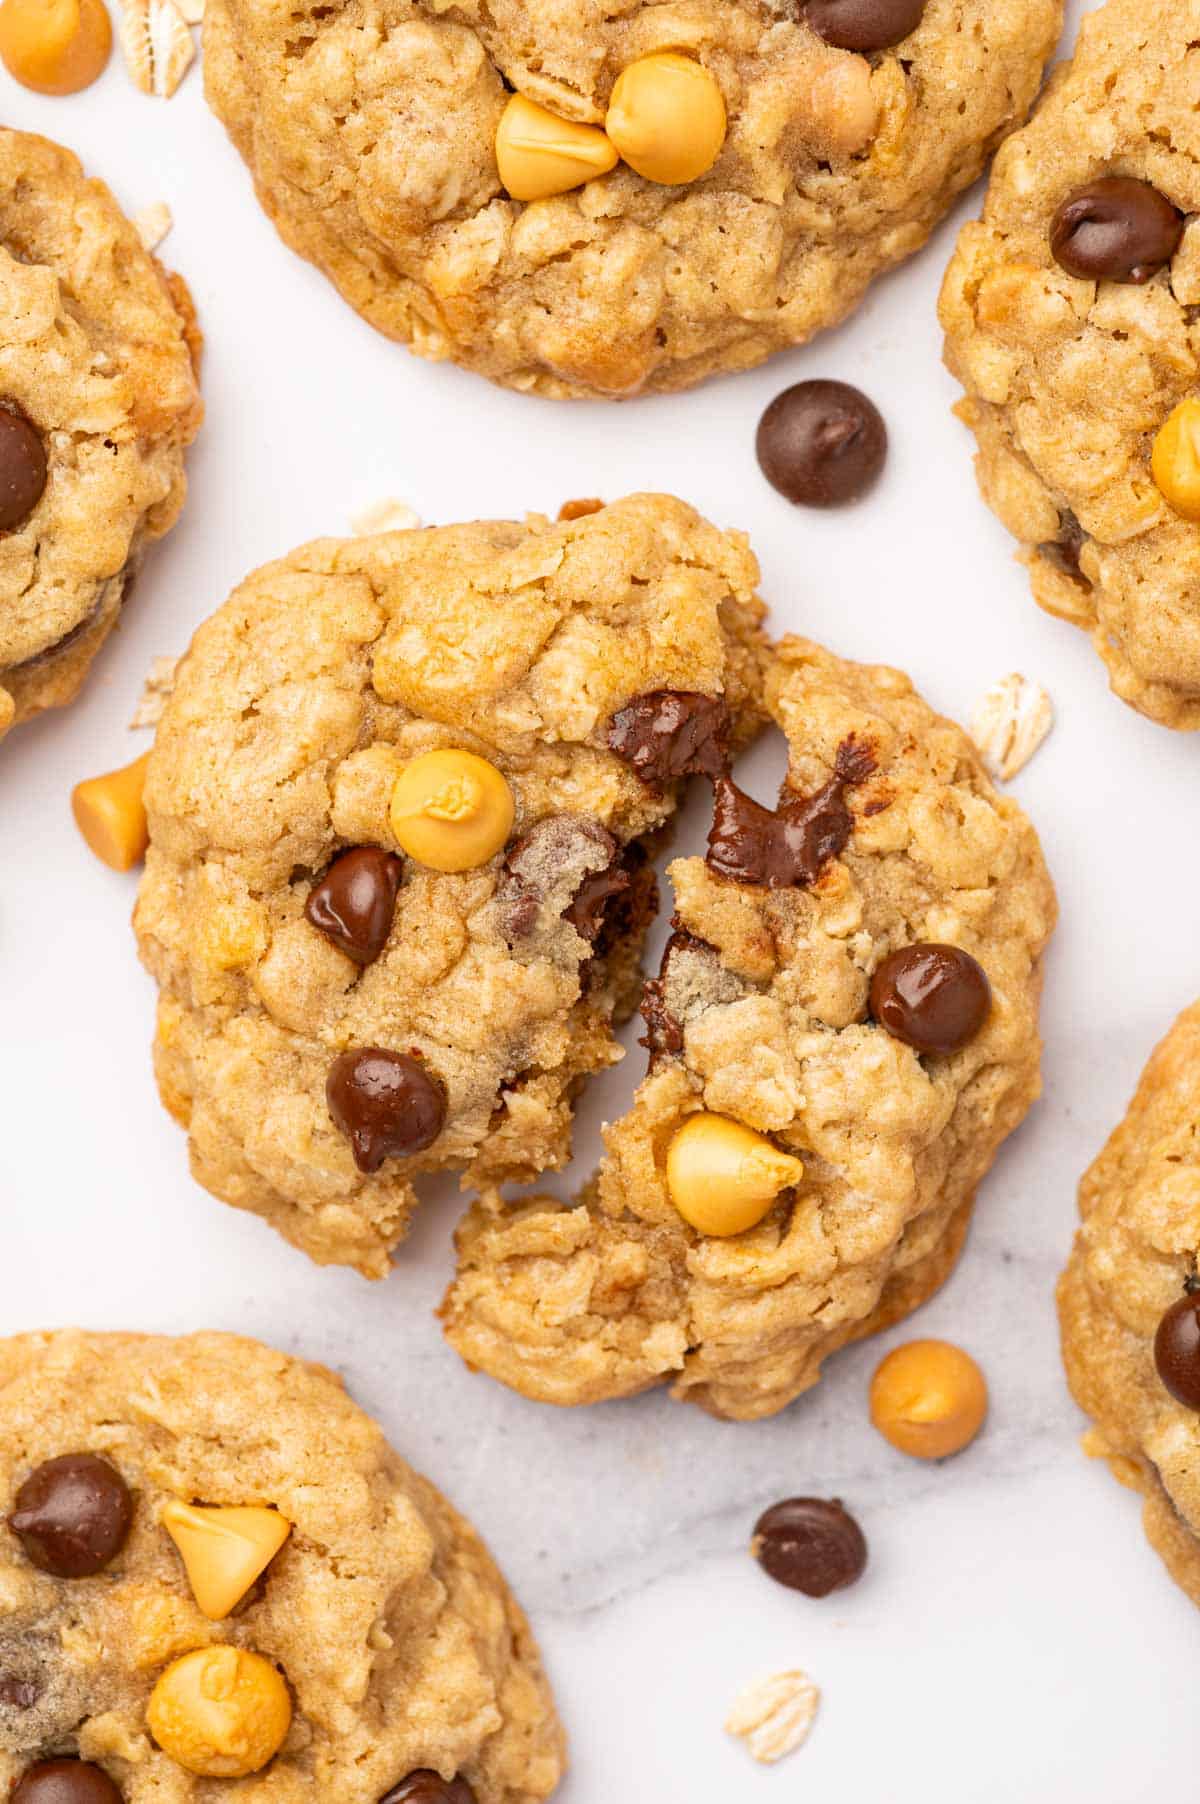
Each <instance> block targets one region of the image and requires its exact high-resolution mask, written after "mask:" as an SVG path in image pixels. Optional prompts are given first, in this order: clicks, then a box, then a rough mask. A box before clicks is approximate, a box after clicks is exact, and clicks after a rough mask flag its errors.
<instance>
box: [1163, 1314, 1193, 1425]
mask: <svg viewBox="0 0 1200 1804" xmlns="http://www.w3.org/2000/svg"><path fill="white" fill-rule="evenodd" d="M1154 1364H1155V1367H1156V1369H1157V1371H1158V1375H1159V1377H1160V1378H1161V1379H1162V1382H1163V1384H1164V1386H1165V1387H1166V1389H1167V1390H1168V1391H1170V1393H1171V1395H1172V1397H1174V1399H1175V1401H1176V1403H1182V1404H1183V1405H1184V1407H1185V1409H1194V1410H1198V1411H1200V1295H1196V1294H1189V1295H1188V1296H1184V1297H1180V1298H1179V1300H1178V1302H1176V1303H1172V1305H1171V1307H1170V1308H1169V1309H1168V1310H1167V1312H1166V1314H1165V1315H1164V1316H1163V1318H1162V1320H1161V1322H1159V1324H1158V1329H1157V1331H1156V1333H1155V1336H1154Z"/></svg>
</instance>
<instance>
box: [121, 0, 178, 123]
mask: <svg viewBox="0 0 1200 1804" xmlns="http://www.w3.org/2000/svg"><path fill="white" fill-rule="evenodd" d="M121 48H122V50H123V51H124V52H125V61H126V64H127V65H128V68H129V73H130V75H131V76H132V78H133V84H134V86H135V87H136V88H140V89H141V91H142V93H143V94H156V95H158V97H159V98H160V99H161V100H169V99H170V97H171V95H172V94H173V93H174V92H175V90H176V88H177V87H178V86H179V84H180V82H181V81H182V80H183V78H184V76H185V75H186V74H187V72H188V69H189V67H190V66H191V64H192V61H193V59H194V58H195V55H196V46H195V44H194V43H193V42H192V34H191V32H190V31H189V30H188V27H187V23H186V21H185V20H184V17H183V14H182V13H181V12H180V10H179V8H178V7H177V6H176V5H175V0H121Z"/></svg>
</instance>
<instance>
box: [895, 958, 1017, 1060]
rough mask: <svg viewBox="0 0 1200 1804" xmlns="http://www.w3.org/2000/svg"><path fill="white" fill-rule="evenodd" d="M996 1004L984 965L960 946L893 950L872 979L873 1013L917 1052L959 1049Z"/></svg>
mask: <svg viewBox="0 0 1200 1804" xmlns="http://www.w3.org/2000/svg"><path fill="white" fill-rule="evenodd" d="M991 1006H992V986H991V984H990V983H989V982H988V980H987V973H986V972H985V971H984V969H983V966H982V965H980V964H978V963H977V962H976V960H975V959H973V958H972V957H971V954H970V953H969V952H964V951H963V950H962V948H961V947H959V946H939V945H935V944H932V943H930V942H927V941H926V942H922V943H920V944H918V945H916V946H901V947H900V948H899V950H898V951H896V952H889V954H888V956H887V957H886V958H885V959H884V961H883V963H882V964H881V965H880V966H879V968H878V970H877V971H876V972H875V975H874V976H873V977H872V979H871V1013H872V1015H873V1016H874V1017H875V1020H876V1021H878V1022H879V1024H880V1025H881V1026H882V1027H886V1028H887V1030H888V1032H889V1033H890V1034H891V1035H892V1036H893V1038H894V1039H897V1040H903V1041H904V1044H905V1045H906V1046H912V1047H915V1049H916V1050H917V1052H958V1051H959V1050H960V1048H962V1047H963V1046H966V1045H967V1043H968V1042H969V1041H971V1040H973V1039H974V1038H975V1035H976V1034H977V1033H978V1032H979V1030H980V1028H981V1027H982V1026H983V1024H984V1022H985V1021H986V1020H987V1018H988V1014H989V1012H990V1010H991Z"/></svg>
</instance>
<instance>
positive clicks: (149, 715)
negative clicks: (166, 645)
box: [129, 658, 180, 730]
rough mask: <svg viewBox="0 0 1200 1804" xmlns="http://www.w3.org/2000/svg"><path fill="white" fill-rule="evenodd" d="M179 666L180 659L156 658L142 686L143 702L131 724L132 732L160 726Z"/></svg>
mask: <svg viewBox="0 0 1200 1804" xmlns="http://www.w3.org/2000/svg"><path fill="white" fill-rule="evenodd" d="M179 664H180V660H179V659H178V658H155V660H154V662H153V663H152V664H151V666H150V669H149V671H148V672H147V675H146V680H145V682H144V683H143V684H142V695H141V700H140V701H139V702H138V705H137V709H136V711H135V713H134V716H133V719H132V720H131V721H130V723H129V725H130V729H131V730H136V729H137V728H139V727H156V726H157V725H158V723H159V721H160V720H161V719H162V714H163V709H164V708H165V707H166V705H167V703H168V701H170V699H171V691H172V689H174V687H175V675H176V672H177V671H178V669H179Z"/></svg>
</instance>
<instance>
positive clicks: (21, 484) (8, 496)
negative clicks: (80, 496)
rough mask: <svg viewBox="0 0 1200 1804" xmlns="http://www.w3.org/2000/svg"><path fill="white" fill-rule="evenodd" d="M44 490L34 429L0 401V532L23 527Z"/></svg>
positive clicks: (40, 453) (39, 447)
mask: <svg viewBox="0 0 1200 1804" xmlns="http://www.w3.org/2000/svg"><path fill="white" fill-rule="evenodd" d="M45 487H46V447H45V445H44V444H43V443H42V435H41V433H40V432H39V431H38V429H37V427H36V426H34V425H32V424H31V423H30V421H29V420H27V419H26V418H25V415H24V414H23V413H18V412H16V411H15V410H14V409H13V408H12V406H11V405H10V406H6V405H5V404H4V403H3V402H0V532H15V531H16V529H17V527H18V526H23V525H24V524H25V522H26V520H28V518H29V516H30V514H31V513H32V512H33V510H34V508H35V507H36V506H37V504H38V502H39V501H40V500H41V498H42V491H43V490H44V489H45Z"/></svg>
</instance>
